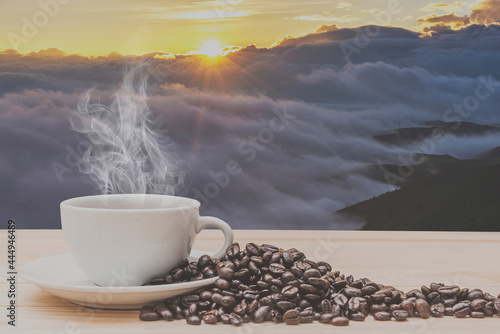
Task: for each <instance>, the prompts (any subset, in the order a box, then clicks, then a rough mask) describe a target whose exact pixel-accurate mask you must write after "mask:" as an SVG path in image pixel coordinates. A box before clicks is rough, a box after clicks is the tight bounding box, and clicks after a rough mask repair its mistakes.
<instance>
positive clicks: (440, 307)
mask: <svg viewBox="0 0 500 334" xmlns="http://www.w3.org/2000/svg"><path fill="white" fill-rule="evenodd" d="M445 310H446V307H445V306H444V304H441V303H437V304H433V305H431V315H432V316H433V317H435V318H439V317H442V316H443V315H444V313H445Z"/></svg>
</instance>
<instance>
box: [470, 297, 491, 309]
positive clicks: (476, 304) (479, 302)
mask: <svg viewBox="0 0 500 334" xmlns="http://www.w3.org/2000/svg"><path fill="white" fill-rule="evenodd" d="M486 303H487V302H486V300H484V299H474V300H473V301H471V302H470V308H471V309H472V310H473V311H479V310H480V309H482V308H483V307H484V306H485V305H486Z"/></svg>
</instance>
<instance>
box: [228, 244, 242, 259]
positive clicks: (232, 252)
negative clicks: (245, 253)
mask: <svg viewBox="0 0 500 334" xmlns="http://www.w3.org/2000/svg"><path fill="white" fill-rule="evenodd" d="M226 255H227V256H228V257H229V258H230V259H234V258H236V257H238V256H239V255H240V245H239V244H238V243H237V242H235V243H233V244H232V245H230V246H229V247H228V248H227V250H226Z"/></svg>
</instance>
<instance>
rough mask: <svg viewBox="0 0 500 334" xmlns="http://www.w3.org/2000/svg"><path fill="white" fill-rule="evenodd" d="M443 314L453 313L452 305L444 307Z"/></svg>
mask: <svg viewBox="0 0 500 334" xmlns="http://www.w3.org/2000/svg"><path fill="white" fill-rule="evenodd" d="M444 315H446V316H451V315H453V307H451V306H447V307H445V308H444Z"/></svg>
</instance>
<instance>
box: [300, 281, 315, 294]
mask: <svg viewBox="0 0 500 334" xmlns="http://www.w3.org/2000/svg"><path fill="white" fill-rule="evenodd" d="M299 290H300V292H301V293H311V294H319V290H318V289H317V288H315V287H314V286H312V285H310V284H305V283H304V284H301V285H299Z"/></svg>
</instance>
